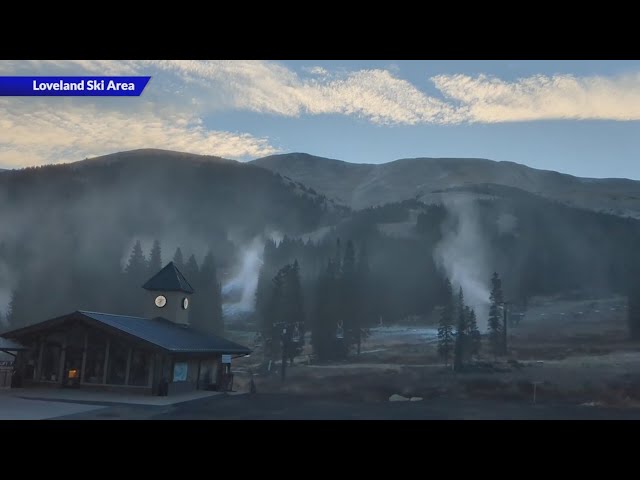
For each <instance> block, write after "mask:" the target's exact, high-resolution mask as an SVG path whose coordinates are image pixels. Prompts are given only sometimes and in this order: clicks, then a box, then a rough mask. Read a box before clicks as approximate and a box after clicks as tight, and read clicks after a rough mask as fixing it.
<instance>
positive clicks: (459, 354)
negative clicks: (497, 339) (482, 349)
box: [453, 287, 469, 371]
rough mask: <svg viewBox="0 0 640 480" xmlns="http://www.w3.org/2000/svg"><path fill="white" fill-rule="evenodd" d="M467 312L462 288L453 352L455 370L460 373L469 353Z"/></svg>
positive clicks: (457, 304) (457, 310)
mask: <svg viewBox="0 0 640 480" xmlns="http://www.w3.org/2000/svg"><path fill="white" fill-rule="evenodd" d="M466 313H467V312H466V311H465V305H464V294H463V292H462V287H460V289H459V291H458V298H457V301H456V314H457V316H458V319H457V324H456V340H455V345H454V352H453V369H454V370H456V371H458V370H461V369H462V368H463V367H464V362H465V360H466V358H467V356H468V352H469V333H468V331H469V326H468V320H467V314H466Z"/></svg>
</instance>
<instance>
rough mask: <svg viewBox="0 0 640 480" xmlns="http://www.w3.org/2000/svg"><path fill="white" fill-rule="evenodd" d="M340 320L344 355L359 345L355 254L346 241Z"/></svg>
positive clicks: (350, 243)
mask: <svg viewBox="0 0 640 480" xmlns="http://www.w3.org/2000/svg"><path fill="white" fill-rule="evenodd" d="M340 283H341V286H342V288H341V296H340V304H341V305H340V307H341V308H340V316H339V317H338V318H340V319H341V320H342V323H343V325H344V327H343V328H344V355H346V354H347V353H348V352H349V348H350V347H351V346H352V345H356V346H357V345H359V344H360V325H359V322H358V320H359V318H358V298H357V296H358V291H357V276H356V252H355V248H354V246H353V242H352V241H351V240H349V241H347V246H346V248H345V250H344V258H343V260H342V276H341V282H340Z"/></svg>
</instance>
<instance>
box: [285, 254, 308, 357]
mask: <svg viewBox="0 0 640 480" xmlns="http://www.w3.org/2000/svg"><path fill="white" fill-rule="evenodd" d="M285 280H286V283H285V289H284V295H285V297H284V302H285V305H284V310H285V314H284V318H283V321H284V322H285V324H286V327H287V333H286V337H285V343H286V347H287V353H286V356H287V358H288V359H289V362H290V363H291V364H293V359H294V358H295V357H296V356H298V355H300V354H301V353H302V349H303V347H304V333H305V313H304V298H303V295H302V285H301V283H300V265H299V264H298V260H295V261H294V262H293V264H292V265H290V268H289V269H288V270H287V275H286V278H285Z"/></svg>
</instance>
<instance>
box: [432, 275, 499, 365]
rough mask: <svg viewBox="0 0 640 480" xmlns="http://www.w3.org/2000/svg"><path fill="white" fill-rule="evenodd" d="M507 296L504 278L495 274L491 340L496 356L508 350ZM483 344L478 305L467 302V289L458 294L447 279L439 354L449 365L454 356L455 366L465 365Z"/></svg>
mask: <svg viewBox="0 0 640 480" xmlns="http://www.w3.org/2000/svg"><path fill="white" fill-rule="evenodd" d="M503 308H505V305H504V298H503V294H502V281H501V280H500V276H499V275H498V273H496V272H494V273H493V275H492V277H491V295H490V298H489V318H488V335H487V337H488V340H489V349H490V351H491V353H492V354H493V355H494V356H497V355H502V354H506V345H505V343H504V337H503V333H504V331H503V322H502V319H501V315H500V314H501V312H503V310H502V309H503ZM481 348H482V335H481V333H480V330H479V328H478V322H477V318H476V313H475V311H474V309H473V308H472V307H471V306H469V305H465V301H464V292H463V290H462V287H459V289H458V293H457V295H454V293H453V286H452V285H451V281H449V280H447V281H446V289H445V297H444V304H443V305H442V310H441V313H440V320H439V324H438V355H439V356H440V358H441V359H442V360H443V361H444V363H445V365H446V366H449V364H450V362H451V360H452V359H453V369H454V370H456V371H459V370H462V369H464V367H465V366H466V365H467V364H468V363H469V362H470V361H471V360H472V359H473V358H476V357H477V356H478V354H479V353H480V350H481Z"/></svg>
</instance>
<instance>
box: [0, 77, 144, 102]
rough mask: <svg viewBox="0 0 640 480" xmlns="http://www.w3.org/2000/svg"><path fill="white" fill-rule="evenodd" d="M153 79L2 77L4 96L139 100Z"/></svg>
mask: <svg viewBox="0 0 640 480" xmlns="http://www.w3.org/2000/svg"><path fill="white" fill-rule="evenodd" d="M150 78H151V77H67V76H62V77H22V76H20V77H0V96H1V97H139V96H140V94H141V93H142V91H143V90H144V87H146V86H147V83H149V79H150Z"/></svg>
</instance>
